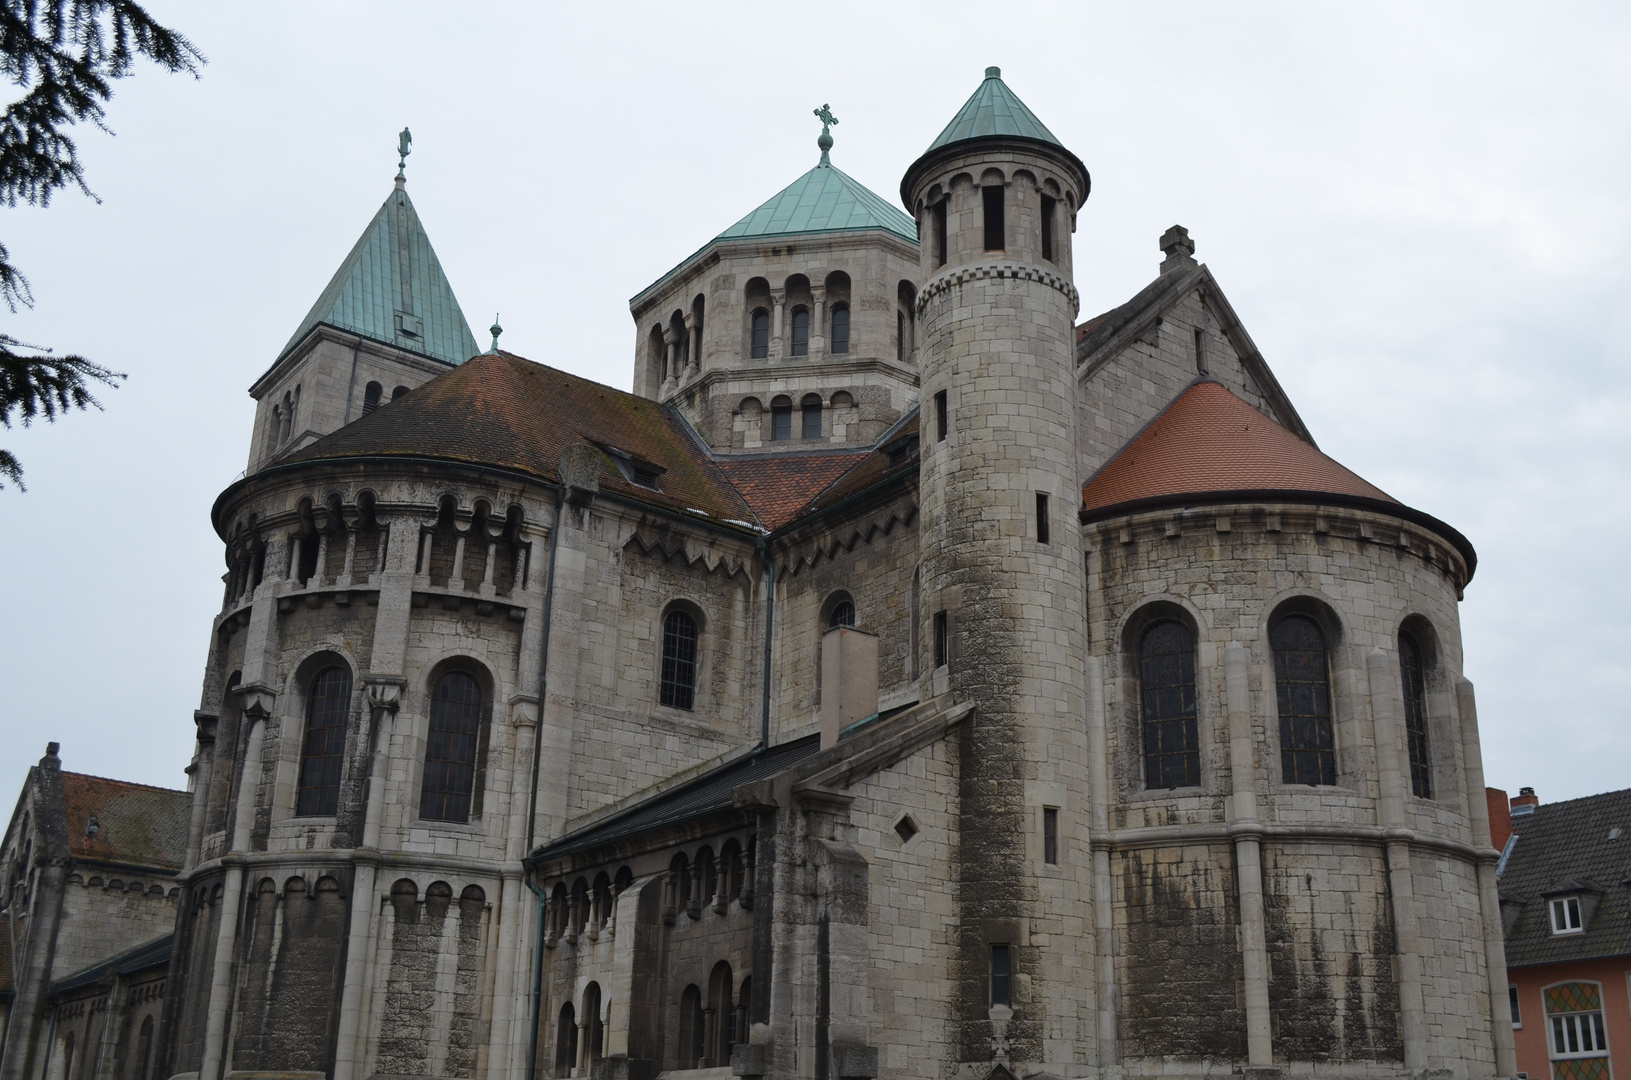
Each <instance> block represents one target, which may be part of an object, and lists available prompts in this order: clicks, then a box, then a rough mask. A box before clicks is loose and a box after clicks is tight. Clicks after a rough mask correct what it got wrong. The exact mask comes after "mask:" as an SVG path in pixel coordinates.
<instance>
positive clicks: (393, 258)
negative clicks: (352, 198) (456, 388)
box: [280, 183, 481, 364]
mask: <svg viewBox="0 0 1631 1080" xmlns="http://www.w3.org/2000/svg"><path fill="white" fill-rule="evenodd" d="M318 324H323V325H326V326H333V327H336V328H337V329H340V330H346V331H349V332H351V333H354V334H360V335H362V336H363V337H365V338H370V339H372V340H374V341H378V342H382V343H384V344H386V345H393V346H395V347H397V348H399V349H406V350H408V351H410V352H416V353H420V354H422V355H424V356H428V357H431V358H433V359H436V360H441V361H442V362H444V363H448V364H462V363H464V361H466V360H468V359H469V358H470V357H472V356H475V355H476V354H477V353H479V352H481V346H479V345H477V344H476V336H475V335H474V334H472V333H471V332H470V324H469V323H468V322H467V321H465V317H464V312H463V311H462V310H460V308H459V302H458V301H457V300H455V299H454V298H453V287H452V286H451V285H449V284H448V283H447V276H446V275H445V274H443V273H442V264H441V263H440V262H439V261H438V260H437V258H436V252H435V250H434V249H433V248H432V247H431V246H430V237H428V236H426V235H425V227H424V225H422V224H421V223H420V221H419V215H418V213H416V212H415V211H414V208H413V201H412V200H411V199H409V198H408V193H407V191H406V190H405V189H404V188H403V187H402V186H401V184H400V183H399V184H398V186H397V189H396V190H395V191H393V192H391V194H390V197H389V198H387V199H386V200H385V204H384V205H383V206H381V207H380V208H379V213H377V214H375V215H374V220H373V221H371V222H369V223H368V228H366V229H364V230H363V234H362V236H361V237H360V238H359V239H358V240H357V243H356V245H355V246H354V247H353V248H352V249H351V254H349V255H347V256H346V257H345V261H344V262H342V263H341V264H340V269H339V270H338V271H337V272H336V273H335V275H334V278H333V280H331V281H330V282H329V283H328V288H326V289H324V290H323V294H322V295H321V296H319V297H318V298H317V303H315V304H313V305H312V309H311V311H310V312H309V313H307V315H306V317H305V318H304V319H303V320H301V323H300V329H298V330H296V331H295V332H294V336H293V337H291V338H290V339H289V344H287V345H285V346H284V347H283V353H282V355H283V356H286V355H288V353H289V352H290V350H292V349H293V348H294V347H295V346H296V345H298V344H300V342H301V340H302V339H304V338H305V337H306V335H307V334H308V333H310V332H311V330H312V328H313V327H315V326H317V325H318ZM280 359H281V357H280Z"/></svg>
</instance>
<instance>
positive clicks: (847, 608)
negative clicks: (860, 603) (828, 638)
mask: <svg viewBox="0 0 1631 1080" xmlns="http://www.w3.org/2000/svg"><path fill="white" fill-rule="evenodd" d="M854 625H855V603H854V601H852V600H850V599H848V598H845V599H843V600H840V601H838V603H836V604H834V605H833V607H832V613H831V614H829V615H828V616H827V629H828V630H836V629H838V628H839V627H840V626H849V627H853V626H854Z"/></svg>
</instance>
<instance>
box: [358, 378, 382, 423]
mask: <svg viewBox="0 0 1631 1080" xmlns="http://www.w3.org/2000/svg"><path fill="white" fill-rule="evenodd" d="M384 396H385V387H383V386H381V385H380V384H379V383H377V382H371V383H369V384H368V388H367V389H366V390H364V391H363V392H362V414H363V415H364V416H367V415H368V414H369V413H371V412H373V411H374V410H375V409H377V408H379V399H380V398H382V397H384Z"/></svg>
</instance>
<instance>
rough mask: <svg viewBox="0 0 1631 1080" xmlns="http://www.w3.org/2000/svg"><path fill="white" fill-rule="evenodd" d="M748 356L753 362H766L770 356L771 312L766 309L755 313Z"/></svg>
mask: <svg viewBox="0 0 1631 1080" xmlns="http://www.w3.org/2000/svg"><path fill="white" fill-rule="evenodd" d="M748 356H749V358H750V359H753V360H765V359H768V358H769V356H770V312H768V311H766V310H765V309H764V308H760V309H758V310H757V311H755V312H754V313H753V339H752V341H751V343H750V346H749V352H748Z"/></svg>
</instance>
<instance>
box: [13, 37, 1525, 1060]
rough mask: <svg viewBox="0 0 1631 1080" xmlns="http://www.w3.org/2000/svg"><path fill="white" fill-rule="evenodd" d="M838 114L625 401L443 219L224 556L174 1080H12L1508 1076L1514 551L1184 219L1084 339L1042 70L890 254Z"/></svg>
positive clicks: (957, 140) (309, 324)
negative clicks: (1388, 445) (461, 279)
mask: <svg viewBox="0 0 1631 1080" xmlns="http://www.w3.org/2000/svg"><path fill="white" fill-rule="evenodd" d="M818 115H821V117H822V119H823V121H824V124H823V129H822V136H821V139H820V141H819V144H818V145H819V148H820V159H819V162H818V163H817V164H816V165H815V167H814V168H812V169H810V170H809V171H808V172H806V173H804V174H803V175H802V176H800V177H799V178H798V179H796V180H794V181H793V182H792V183H791V184H790V185H789V186H788V187H787V188H786V189H784V190H783V191H781V192H780V193H779V194H777V195H776V196H775V197H773V198H772V199H771V200H770V201H768V202H766V203H764V204H763V205H762V206H760V207H758V208H757V209H755V210H754V211H752V212H751V213H749V214H747V215H746V216H745V217H743V218H742V219H741V220H740V221H739V222H737V223H736V224H735V225H733V226H731V227H730V228H728V229H726V230H725V231H723V232H721V233H719V234H718V235H717V236H716V237H714V238H713V239H712V240H710V241H709V242H708V243H706V244H705V245H704V246H703V247H702V248H701V249H700V250H698V251H697V252H696V253H695V254H693V255H691V256H690V257H688V258H686V259H685V260H684V261H683V262H681V263H679V265H678V266H676V267H675V268H674V269H673V270H671V271H670V272H668V273H667V274H665V275H664V276H663V277H662V278H660V279H659V280H657V281H655V282H653V283H651V284H650V285H649V286H647V287H645V288H644V289H643V290H642V291H640V292H639V293H638V294H637V295H635V297H634V298H633V300H632V301H631V302H630V310H631V313H632V316H633V321H634V340H633V346H634V350H633V351H634V356H633V360H634V363H633V368H634V373H633V386H634V393H632V394H630V393H625V392H623V391H620V390H616V389H613V388H611V387H609V386H604V385H601V384H598V383H595V382H591V381H588V380H585V379H582V378H579V377H576V376H573V375H569V374H567V373H565V372H563V371H560V370H557V369H555V368H551V367H548V366H545V365H543V364H539V363H535V362H533V361H531V360H528V359H525V358H522V357H520V356H517V355H514V354H512V353H509V352H506V351H503V350H501V349H500V348H499V347H498V328H497V327H496V326H495V327H494V328H493V344H492V347H491V348H490V349H488V350H487V351H485V352H481V346H480V345H479V344H478V343H477V341H476V339H475V337H474V335H473V334H472V333H471V331H470V328H469V326H468V324H467V322H466V320H465V318H464V316H463V314H462V313H461V310H460V308H459V305H458V303H457V301H456V300H455V299H454V294H453V290H452V289H451V287H450V286H449V284H448V282H447V279H446V277H445V276H444V275H443V273H442V269H441V266H440V264H439V263H438V262H437V259H436V255H435V252H434V251H433V250H432V248H431V245H430V242H429V240H428V239H427V234H426V231H425V229H424V228H423V226H422V225H421V222H420V220H419V218H418V216H417V214H416V212H415V210H414V207H413V204H412V202H411V201H410V200H409V198H408V194H407V191H406V187H405V181H404V180H403V178H402V174H401V173H399V174H398V178H397V183H396V186H395V189H394V190H393V191H392V192H391V193H390V195H389V196H388V198H387V199H386V201H385V203H384V205H383V206H382V207H381V208H380V210H379V213H378V214H377V215H376V216H375V218H374V219H373V221H372V222H371V223H370V224H369V226H368V228H367V230H366V231H365V232H364V234H363V235H362V237H361V238H360V239H359V240H358V241H357V244H356V246H355V247H354V248H353V249H352V251H351V253H350V254H349V255H348V256H347V258H346V260H345V261H344V263H343V264H342V266H341V267H340V269H339V271H338V273H336V275H335V277H334V279H333V281H332V282H331V283H330V284H329V286H328V288H327V289H325V290H324V291H323V293H322V295H321V297H320V298H319V300H318V302H317V303H316V305H315V306H314V307H313V308H312V311H311V313H310V314H309V315H308V316H307V317H306V319H305V320H304V321H303V322H302V323H300V326H299V330H298V331H297V332H296V333H295V335H294V337H293V338H292V339H291V340H290V341H289V343H288V346H287V347H286V348H285V349H284V351H283V353H282V354H281V355H280V356H278V357H277V358H276V359H275V361H274V362H273V363H272V365H271V366H270V368H268V369H267V370H266V372H265V373H264V374H263V375H261V376H260V378H259V379H258V380H257V381H256V382H255V383H254V384H253V387H252V389H251V393H252V394H253V395H254V397H255V398H256V400H257V402H258V412H257V414H256V420H255V427H254V430H253V431H252V432H251V433H250V446H249V463H248V469H247V473H246V475H245V476H244V477H243V478H242V479H241V480H239V481H237V482H235V483H234V484H232V485H231V486H230V487H229V488H228V489H227V490H226V491H224V492H222V493H221V495H220V497H219V498H218V499H217V500H216V503H215V505H214V508H213V511H212V522H213V524H214V526H215V529H216V531H217V532H218V533H219V535H220V537H221V540H222V542H223V545H224V555H225V574H224V579H223V580H224V589H223V595H222V605H221V610H220V613H219V614H218V615H217V616H216V618H215V620H214V626H213V631H212V633H211V635H210V639H209V641H210V648H209V653H208V657H207V660H206V663H205V674H204V685H203V694H202V703H201V708H200V710H199V711H198V713H197V715H196V724H197V732H198V739H197V751H196V756H195V759H194V761H193V764H192V766H191V770H190V771H191V776H192V796H191V803H190V816H189V818H188V827H187V834H186V841H185V853H184V857H183V859H182V862H181V867H180V869H179V872H178V873H177V874H176V876H175V879H174V881H175V884H176V886H177V894H178V895H177V907H176V910H175V918H174V924H173V937H171V938H170V939H169V941H168V948H169V950H170V952H169V966H168V969H167V975H166V980H167V981H166V984H165V987H164V990H163V1008H162V1015H161V1017H160V1020H159V1022H158V1024H157V1031H156V1034H155V1042H154V1049H153V1055H154V1060H153V1064H152V1066H151V1068H147V1071H145V1072H142V1073H140V1074H138V1073H137V1072H136V1071H134V1066H133V1065H132V1064H130V1063H129V1062H127V1061H124V1060H123V1059H120V1058H118V1057H117V1055H111V1056H106V1057H104V1059H103V1061H104V1062H105V1063H104V1064H103V1065H101V1066H100V1067H99V1068H98V1069H97V1070H94V1071H92V1070H88V1069H87V1068H86V1067H85V1066H83V1065H78V1066H72V1067H65V1066H64V1065H63V1064H62V1063H63V1055H62V1054H61V1053H60V1052H56V1053H54V1054H49V1053H38V1054H32V1055H31V1056H28V1057H27V1059H26V1060H27V1061H28V1062H30V1063H31V1064H29V1065H28V1067H27V1068H25V1067H24V1065H23V1064H21V1062H23V1060H24V1056H23V1055H21V1054H20V1053H18V1052H17V1048H18V1047H20V1046H22V1045H23V1044H24V1043H28V1044H29V1045H36V1046H37V1045H40V1040H43V1039H49V1038H54V1037H56V1036H53V1035H51V1034H50V1032H51V1031H52V1030H53V1029H52V1028H51V1027H50V1023H51V1020H50V1017H49V1016H48V1015H46V1010H45V1009H44V1007H43V1006H41V1007H40V1008H38V1009H35V1010H34V1011H33V1012H32V1013H29V1014H27V1015H22V1014H18V1013H17V1012H15V1011H14V1013H13V1014H12V1015H11V1016H10V1018H9V1021H8V1029H7V1035H6V1038H7V1046H6V1049H5V1060H4V1063H3V1067H0V1080H149V1078H150V1077H151V1078H154V1080H157V1078H161V1077H178V1078H185V1080H269V1078H274V1077H276V1078H280V1080H319V1078H323V1080H364V1078H368V1077H374V1078H379V1080H388V1078H389V1080H397V1078H407V1077H413V1078H430V1077H450V1078H451V1077H457V1078H468V1080H478V1078H479V1080H539V1078H544V1077H593V1078H596V1080H654V1078H656V1077H658V1076H663V1077H667V1078H672V1080H688V1078H694V1080H715V1078H720V1077H728V1076H732V1075H734V1076H741V1077H777V1078H780V1077H810V1078H821V1080H829V1078H831V1080H858V1078H874V1077H875V1078H896V1077H899V1078H917V1077H922V1078H934V1080H952V1078H966V1080H987V1078H997V1080H1023V1078H1026V1077H1030V1076H1035V1075H1049V1076H1057V1077H1088V1076H1092V1077H1103V1078H1106V1080H1109V1078H1119V1077H1141V1076H1150V1077H1155V1076H1162V1077H1168V1076H1170V1077H1203V1076H1206V1077H1221V1076H1228V1075H1235V1074H1241V1073H1245V1074H1247V1075H1249V1076H1251V1077H1254V1078H1258V1080H1261V1078H1265V1077H1273V1076H1277V1075H1282V1074H1283V1075H1285V1076H1295V1077H1302V1078H1310V1080H1312V1078H1315V1077H1320V1078H1324V1077H1332V1078H1336V1077H1341V1078H1350V1080H1370V1078H1381V1077H1403V1076H1410V1077H1428V1076H1431V1077H1443V1078H1456V1080H1460V1078H1463V1077H1465V1078H1481V1077H1493V1076H1510V1075H1512V1074H1513V1073H1514V1072H1515V1065H1514V1061H1513V1051H1512V1033H1511V1024H1510V1022H1509V1019H1508V1016H1507V987H1506V976H1505V963H1504V957H1503V950H1502V942H1501V919H1500V909H1499V903H1498V900H1497V896H1496V891H1495V877H1494V866H1495V861H1496V857H1497V856H1496V852H1495V851H1494V850H1493V849H1492V848H1491V846H1490V834H1489V821H1488V817H1487V811H1486V807H1485V799H1484V781H1483V775H1482V765H1481V762H1480V753H1479V744H1478V725H1477V719H1476V713H1475V708H1474V698H1473V688H1472V685H1471V684H1470V683H1469V682H1468V681H1467V680H1466V679H1465V678H1464V677H1463V676H1462V674H1461V672H1462V667H1463V661H1462V646H1461V634H1460V629H1459V622H1458V611H1457V604H1458V601H1459V600H1460V599H1461V596H1462V592H1463V590H1464V589H1465V588H1466V587H1467V585H1468V582H1469V581H1470V580H1471V578H1472V575H1473V572H1474V569H1475V562H1476V557H1475V554H1474V552H1473V549H1472V547H1471V545H1470V544H1469V543H1468V542H1467V540H1466V539H1465V538H1464V537H1463V536H1462V535H1461V534H1460V533H1458V532H1457V531H1456V530H1455V529H1454V528H1452V527H1450V526H1449V525H1447V524H1445V523H1444V522H1442V521H1439V520H1437V519H1436V518H1434V517H1431V516H1429V515H1428V514H1426V513H1423V512H1421V511H1419V510H1416V509H1413V508H1411V507H1408V506H1405V505H1403V504H1401V503H1399V502H1398V501H1396V500H1394V499H1392V498H1390V497H1389V496H1388V495H1387V494H1386V493H1384V492H1383V491H1381V490H1379V489H1378V488H1376V487H1374V486H1373V485H1371V484H1369V483H1367V482H1366V481H1365V480H1363V479H1361V478H1360V477H1359V476H1357V475H1355V474H1354V473H1352V472H1350V471H1349V470H1348V469H1346V468H1344V467H1343V466H1341V465H1339V464H1338V463H1337V462H1335V461H1333V460H1332V459H1330V458H1329V457H1327V456H1325V455H1324V454H1323V453H1321V452H1320V450H1319V449H1318V448H1317V446H1316V445H1315V442H1314V439H1313V437H1312V435H1311V434H1310V433H1309V431H1308V429H1307V428H1306V427H1305V426H1304V424H1303V421H1302V420H1301V419H1300V418H1299V416H1298V414H1297V411H1296V409H1295V408H1294V407H1293V405H1292V403H1291V401H1290V400H1289V399H1288V398H1287V396H1286V394H1285V392H1284V391H1283V390H1282V388H1281V387H1280V385H1279V383H1278V382H1277V381H1276V379H1275V377H1274V375H1273V373H1272V372H1271V370H1270V369H1269V366H1268V364H1267V362H1266V361H1265V359H1264V357H1263V356H1262V355H1261V354H1260V353H1259V352H1258V350H1257V348H1256V346H1255V345H1254V344H1253V343H1252V339H1251V337H1250V335H1249V334H1248V333H1247V331H1246V329H1245V327H1244V326H1243V325H1242V323H1241V321H1240V318H1239V317H1238V316H1237V314H1236V313H1235V310H1234V309H1233V308H1232V307H1231V306H1230V303H1229V301H1228V299H1227V298H1226V297H1225V295H1224V293H1223V290H1222V288H1221V287H1220V285H1219V284H1218V281H1217V280H1216V279H1215V278H1214V276H1213V274H1212V272H1211V270H1210V269H1208V267H1206V266H1205V265H1202V264H1200V263H1198V262H1197V261H1196V259H1195V257H1194V252H1195V246H1194V244H1193V242H1192V241H1191V240H1190V239H1189V237H1188V234H1187V233H1186V232H1185V230H1183V229H1182V228H1179V227H1176V226H1175V227H1173V228H1172V229H1170V230H1168V232H1167V233H1166V235H1164V236H1163V237H1161V238H1160V249H1161V252H1162V254H1163V260H1162V261H1161V263H1160V266H1159V269H1158V271H1157V272H1156V273H1155V275H1154V278H1153V280H1152V281H1151V282H1150V284H1149V285H1148V286H1147V287H1145V288H1144V289H1142V290H1141V291H1140V292H1139V293H1138V294H1137V295H1136V296H1134V297H1132V298H1131V299H1130V300H1128V301H1127V302H1126V303H1124V304H1122V305H1121V306H1119V307H1116V308H1114V309H1113V310H1110V311H1107V312H1105V313H1104V314H1101V315H1097V316H1095V317H1091V318H1086V319H1085V320H1084V318H1083V313H1082V312H1081V311H1080V310H1079V308H1080V301H1079V296H1078V293H1077V289H1076V286H1075V285H1074V284H1073V266H1074V265H1075V259H1076V255H1077V254H1078V252H1077V251H1076V250H1075V238H1076V235H1077V222H1078V216H1079V215H1080V214H1081V213H1083V212H1084V206H1085V204H1086V202H1087V199H1088V194H1089V190H1090V179H1089V175H1088V170H1087V168H1086V166H1085V165H1084V164H1083V162H1082V161H1081V160H1080V159H1079V158H1078V157H1077V156H1076V154H1074V153H1072V152H1071V151H1070V150H1069V149H1067V148H1066V147H1064V146H1063V145H1061V144H1060V142H1059V141H1058V140H1057V139H1056V138H1055V137H1054V136H1053V135H1052V134H1051V133H1050V132H1049V130H1048V129H1047V128H1046V127H1045V126H1044V125H1043V124H1042V122H1041V121H1040V120H1039V119H1038V118H1037V117H1036V115H1035V114H1033V113H1032V112H1031V110H1030V109H1028V108H1027V107H1026V106H1025V104H1023V103H1022V102H1021V101H1020V100H1019V98H1018V97H1017V96H1016V95H1015V94H1014V93H1013V92H1012V91H1011V90H1010V89H1009V87H1008V86H1007V85H1006V84H1005V83H1004V82H1003V80H1002V78H1001V76H1000V72H998V70H997V69H995V68H992V69H988V70H987V72H986V77H985V79H984V80H983V81H982V82H981V83H980V84H979V86H978V88H977V89H976V90H975V92H974V94H973V96H972V97H971V98H969V100H968V101H967V103H966V104H964V105H963V106H962V108H961V109H960V110H959V111H957V112H956V114H955V116H953V117H952V119H951V121H950V123H949V124H947V125H946V126H945V129H944V130H943V131H942V132H941V133H940V135H939V137H938V138H936V139H935V140H934V141H933V142H932V143H931V144H930V145H929V146H928V148H927V149H926V150H925V151H924V152H923V153H922V154H921V155H919V156H917V158H916V159H915V160H914V161H912V162H911V163H910V164H909V165H908V166H907V168H906V171H905V175H904V177H903V179H902V181H901V184H900V191H899V197H900V203H899V204H898V205H897V204H896V203H894V202H892V201H891V200H890V199H886V198H884V197H881V196H880V195H878V194H876V193H874V192H872V191H869V190H868V189H867V188H865V187H863V186H862V185H861V184H859V183H857V182H856V181H855V180H854V179H852V178H851V177H849V176H847V175H846V174H845V173H844V172H842V171H841V170H840V169H839V168H838V167H837V166H836V165H835V164H833V161H832V158H831V154H830V151H831V148H832V137H831V134H830V131H829V130H828V126H827V122H830V121H831V119H832V118H831V114H830V113H828V112H827V111H826V109H825V108H823V109H822V110H818ZM900 206H904V207H905V210H904V212H903V211H902V209H900ZM1152 239H1153V238H1152ZM1080 254H1081V255H1082V257H1083V258H1084V259H1089V258H1092V257H1093V255H1092V252H1090V251H1086V250H1084V251H1083V252H1081V253H1080ZM1152 261H1153V260H1152ZM28 872H29V871H28V868H27V867H26V866H25V867H20V868H19V867H12V868H9V869H8V870H7V874H8V880H10V878H11V877H12V876H13V875H15V874H17V873H22V874H24V875H25V876H26V874H27V873H28ZM77 1060H79V1061H81V1062H82V1061H83V1060H84V1059H83V1057H81V1058H80V1059H77ZM144 1068H146V1067H145V1066H144Z"/></svg>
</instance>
